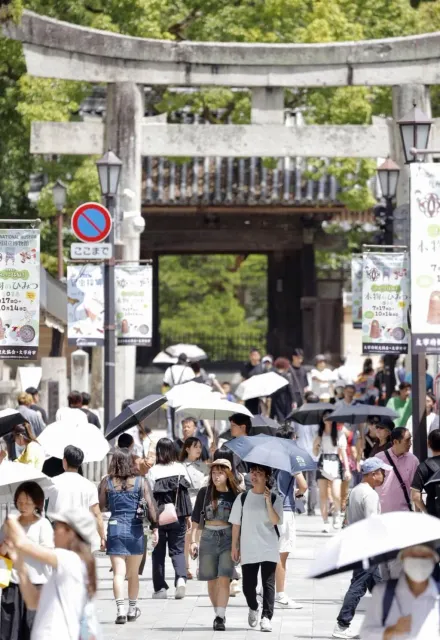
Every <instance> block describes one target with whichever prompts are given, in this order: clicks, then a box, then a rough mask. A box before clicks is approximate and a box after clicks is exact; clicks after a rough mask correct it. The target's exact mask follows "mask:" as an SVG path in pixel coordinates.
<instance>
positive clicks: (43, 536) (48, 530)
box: [0, 518, 54, 584]
mask: <svg viewBox="0 0 440 640" xmlns="http://www.w3.org/2000/svg"><path fill="white" fill-rule="evenodd" d="M23 529H24V530H25V532H26V535H27V537H28V539H29V540H31V542H34V543H35V544H38V545H42V546H43V547H47V548H48V549H53V547H54V544H53V529H52V525H51V524H50V522H49V520H47V518H39V519H38V520H37V522H33V523H32V524H30V525H28V526H23ZM3 540H4V533H3V528H2V531H1V533H0V542H3ZM25 564H26V569H27V572H28V576H29V580H30V581H31V582H32V584H45V583H46V582H47V579H48V578H49V576H50V574H51V571H52V569H51V568H50V567H49V566H48V565H46V564H43V563H42V562H39V560H34V559H33V558H26V563H25ZM11 582H13V583H15V584H18V583H19V582H20V581H19V579H18V572H17V570H16V569H12V574H11Z"/></svg>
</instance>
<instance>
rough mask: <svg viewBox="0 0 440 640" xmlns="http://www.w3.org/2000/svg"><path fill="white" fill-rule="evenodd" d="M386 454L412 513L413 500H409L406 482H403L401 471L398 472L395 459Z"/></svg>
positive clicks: (386, 452)
mask: <svg viewBox="0 0 440 640" xmlns="http://www.w3.org/2000/svg"><path fill="white" fill-rule="evenodd" d="M384 453H385V455H386V458H387V460H388V462H389V463H390V465H391V466H392V467H393V471H394V473H395V474H396V478H397V480H398V481H399V484H400V488H401V489H402V493H403V497H404V498H405V502H406V504H407V505H408V509H409V510H410V511H412V510H413V508H412V504H411V500H410V499H409V495H408V491H407V488H406V486H405V483H404V482H403V480H402V476H401V475H400V473H399V470H398V468H397V467H396V465H395V464H394V461H393V459H392V458H391V456H390V454H389V453H388V451H384Z"/></svg>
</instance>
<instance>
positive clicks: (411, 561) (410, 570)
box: [403, 558, 435, 582]
mask: <svg viewBox="0 0 440 640" xmlns="http://www.w3.org/2000/svg"><path fill="white" fill-rule="evenodd" d="M434 564H435V563H434V559H433V558H404V559H403V570H404V572H405V573H406V575H407V576H408V578H410V580H414V582H425V580H427V579H428V578H429V576H430V575H431V573H432V572H433V570H434Z"/></svg>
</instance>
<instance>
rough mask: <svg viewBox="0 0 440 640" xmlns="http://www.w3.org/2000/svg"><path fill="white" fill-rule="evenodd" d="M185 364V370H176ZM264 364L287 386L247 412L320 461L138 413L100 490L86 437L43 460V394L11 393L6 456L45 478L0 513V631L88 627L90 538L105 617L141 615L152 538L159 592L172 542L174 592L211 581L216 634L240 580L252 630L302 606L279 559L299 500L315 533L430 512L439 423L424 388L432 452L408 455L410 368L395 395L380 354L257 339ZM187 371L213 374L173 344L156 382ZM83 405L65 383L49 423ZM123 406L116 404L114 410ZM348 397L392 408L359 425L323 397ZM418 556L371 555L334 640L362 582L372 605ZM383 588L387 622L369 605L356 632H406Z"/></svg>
mask: <svg viewBox="0 0 440 640" xmlns="http://www.w3.org/2000/svg"><path fill="white" fill-rule="evenodd" d="M174 367H178V369H177V370H176V369H175V368H174ZM188 369H190V370H191V372H192V374H191V373H185V372H186V371H187V370H188ZM270 370H274V371H276V373H278V374H279V375H280V376H283V377H284V378H285V379H287V381H288V384H286V385H285V386H284V387H283V388H282V389H280V390H279V391H277V392H275V393H274V394H272V396H270V397H269V398H261V399H260V398H257V399H252V401H248V402H247V403H246V405H247V408H249V409H251V412H252V413H253V414H254V415H257V414H259V413H260V412H263V414H266V415H268V416H272V417H273V418H274V419H275V420H277V422H278V423H279V426H278V427H277V428H276V431H275V432H274V434H273V435H274V437H277V438H283V439H289V440H290V439H292V440H296V443H297V444H298V445H299V446H300V447H301V448H302V449H304V450H305V451H307V452H308V453H309V454H310V455H311V456H312V457H313V459H314V460H315V461H316V463H317V468H316V470H315V471H313V470H309V471H307V472H305V473H304V474H303V473H295V474H291V473H288V472H287V471H280V470H277V469H272V468H270V467H268V466H266V465H263V464H254V463H244V462H243V461H242V460H240V458H238V457H237V455H236V454H234V453H232V451H231V449H229V448H228V447H227V446H225V444H224V439H223V440H222V438H221V435H222V434H215V433H213V431H214V430H213V426H212V425H211V427H210V429H207V428H206V425H204V424H203V421H202V422H201V421H199V420H196V419H195V418H190V417H186V418H184V419H183V420H179V421H176V416H175V415H172V416H171V418H172V432H171V433H172V434H173V435H174V436H175V437H174V438H170V437H163V438H160V439H159V440H158V441H156V439H155V436H154V433H152V432H151V430H150V429H149V428H148V427H146V426H145V423H140V424H138V425H136V426H134V427H132V428H130V429H129V430H127V431H126V432H125V433H122V434H121V435H120V436H119V437H118V439H117V442H115V443H114V447H113V450H112V456H111V460H110V463H109V466H108V471H107V473H106V475H105V476H104V477H103V478H102V480H101V482H100V484H99V487H97V486H96V485H95V484H94V483H92V482H90V481H89V480H87V479H86V478H84V477H83V475H82V472H81V468H82V463H83V460H84V454H83V451H82V450H81V449H80V448H78V447H76V446H73V445H70V446H68V447H66V449H65V450H64V457H63V460H62V461H58V463H59V467H60V468H58V467H56V465H54V464H50V460H51V459H49V460H45V459H44V453H43V451H42V449H41V446H40V445H39V443H38V441H37V436H38V435H39V433H41V430H42V429H44V426H45V423H46V422H47V416H46V415H45V413H44V411H43V410H42V408H41V407H40V406H39V398H38V391H37V390H36V389H28V390H27V392H26V393H24V394H20V396H19V399H18V408H19V410H20V412H22V416H23V423H22V424H19V425H16V426H15V427H14V429H13V432H12V434H11V436H10V437H9V439H7V446H5V447H4V448H3V450H2V452H1V461H3V459H6V458H9V459H11V460H17V462H18V463H21V464H29V465H32V466H33V467H35V468H36V469H38V470H41V469H43V471H45V472H46V473H47V475H48V476H50V477H51V479H52V484H51V485H50V486H49V487H47V488H46V489H45V490H44V491H43V489H42V488H41V487H40V485H39V484H37V482H25V483H22V484H21V485H20V486H18V488H17V489H16V491H15V495H14V503H15V507H16V509H17V511H18V514H19V515H18V517H16V518H13V517H10V518H8V519H7V520H6V522H5V523H4V524H3V527H2V530H1V533H0V545H1V547H0V554H1V555H2V556H4V557H8V558H10V559H11V560H12V561H13V570H12V573H11V580H10V584H9V586H7V587H5V588H4V589H3V590H2V595H1V603H0V604H1V625H0V640H3V639H4V638H8V640H26V639H27V638H32V640H35V639H37V640H42V639H43V638H44V640H51V639H52V638H53V639H55V637H57V638H58V637H66V638H67V637H69V638H78V637H80V629H81V627H82V626H83V627H84V625H89V626H90V625H93V624H95V623H96V621H95V619H94V618H95V614H94V611H93V607H92V606H91V603H92V601H93V596H94V594H95V592H96V588H97V585H96V568H95V560H94V556H93V553H92V552H93V551H94V550H98V549H101V551H105V552H106V553H107V555H108V556H109V558H110V561H111V571H112V579H113V594H114V600H115V608H116V616H115V623H116V624H118V625H122V624H126V623H133V622H135V621H136V620H137V619H138V618H139V616H140V615H141V607H140V606H139V602H138V596H139V576H140V575H142V573H143V571H144V567H145V564H146V562H147V559H148V554H147V549H148V546H149V545H151V547H152V548H153V551H152V556H151V561H152V581H153V593H152V598H153V599H165V598H168V594H169V591H170V585H169V584H168V583H167V581H166V579H165V558H166V554H167V551H168V555H169V557H170V558H171V561H172V565H173V569H174V589H173V590H172V591H171V593H172V594H173V595H174V598H176V599H178V600H179V599H182V598H184V597H185V595H186V584H187V581H188V580H191V579H195V578H197V579H198V580H200V581H203V582H206V583H207V590H208V595H209V599H210V602H211V605H212V608H213V629H214V630H215V631H225V629H226V610H227V606H228V602H229V598H230V597H235V596H236V595H238V594H239V593H240V591H242V592H243V595H244V597H245V599H246V602H247V606H248V625H249V627H250V628H251V629H254V628H256V627H257V626H258V625H259V627H260V629H261V631H262V632H270V631H271V630H272V625H271V620H272V617H273V615H274V610H275V609H276V608H280V609H300V608H301V607H302V605H301V604H300V603H298V602H297V601H295V600H294V599H292V598H291V597H289V595H288V594H287V593H286V590H285V589H286V573H287V560H288V557H289V555H290V554H292V553H293V552H294V550H295V538H296V518H297V516H298V513H299V512H300V511H302V510H303V508H302V507H303V505H304V508H305V511H306V514H308V515H309V516H312V515H316V510H317V508H318V506H319V509H320V515H321V518H322V521H323V526H322V531H323V532H324V533H329V532H330V530H331V524H332V527H333V529H334V530H338V529H340V528H341V527H344V526H349V525H351V524H353V523H355V522H358V521H359V520H362V519H364V518H368V517H369V516H371V515H372V514H377V513H381V512H382V513H388V512H394V511H411V510H413V509H416V510H419V511H422V512H426V513H428V514H430V515H434V516H436V517H440V506H439V504H440V500H439V495H437V492H438V489H437V487H440V483H438V484H436V483H432V482H430V480H431V479H432V477H433V476H434V474H435V473H436V472H437V471H439V470H440V429H439V424H438V417H437V415H436V413H435V410H434V409H435V398H434V396H433V395H432V386H433V385H432V384H431V386H430V389H429V391H428V390H427V396H426V409H427V414H428V427H429V436H428V445H429V453H430V457H429V458H428V460H426V461H421V462H420V463H419V460H418V459H417V458H416V456H415V455H414V454H413V453H412V452H411V447H412V432H411V420H410V414H411V395H410V392H411V382H410V381H409V380H407V379H406V377H407V376H406V375H405V376H404V379H403V380H402V381H400V376H399V375H398V371H397V370H396V385H398V387H397V388H396V392H395V393H394V394H393V396H392V397H391V398H384V388H383V385H384V382H383V375H382V374H383V363H381V365H380V367H379V369H378V370H376V371H375V370H374V369H373V368H372V363H371V361H370V360H369V359H366V361H365V364H364V367H363V370H362V372H361V373H360V374H359V376H358V377H357V378H356V379H355V380H353V379H352V378H351V377H350V374H349V370H348V368H347V367H346V364H345V363H344V362H343V360H342V359H341V362H340V366H339V367H338V368H336V369H331V368H330V367H329V366H328V364H327V361H326V359H325V358H324V356H321V355H319V356H317V358H316V362H315V367H313V368H312V369H311V370H310V371H308V370H306V369H305V367H304V365H303V353H302V350H301V349H295V350H294V353H293V354H292V358H291V360H290V361H289V360H288V359H287V358H276V359H275V360H274V359H273V358H271V357H270V356H265V357H263V358H262V357H261V355H260V353H259V352H258V351H257V350H255V349H253V350H252V351H251V353H250V355H249V362H248V363H246V365H245V366H244V368H243V371H242V377H243V378H244V379H247V378H249V377H252V376H254V375H259V374H261V373H265V372H267V371H270ZM195 373H198V374H199V375H200V377H201V379H200V380H199V382H201V384H212V378H209V376H208V377H205V376H204V375H203V374H202V373H201V370H200V367H199V368H198V369H197V367H196V371H194V368H193V367H189V364H188V361H187V359H186V357H185V356H184V354H182V355H181V356H180V357H179V361H178V363H177V364H176V365H173V366H172V367H170V368H169V369H168V370H167V372H166V373H165V377H164V385H166V387H167V388H172V387H173V386H175V385H176V384H181V383H182V382H188V381H189V380H194V377H195ZM208 378H209V380H208ZM428 382H429V381H428V379H427V384H428ZM217 384H218V383H217ZM221 388H222V393H223V395H224V396H225V397H228V395H229V398H228V399H230V400H232V399H233V400H236V399H235V398H234V397H233V396H232V391H231V386H230V384H229V383H227V382H226V383H224V384H223V385H222V386H221ZM231 396H232V397H231ZM89 402H90V397H89V396H88V394H79V393H77V392H72V393H71V394H70V395H69V402H68V404H69V406H68V407H66V408H65V409H61V410H60V411H59V413H58V415H57V419H59V420H60V421H63V420H69V422H70V423H71V422H72V421H73V422H74V423H75V424H81V423H90V424H91V425H94V426H96V427H98V428H100V424H99V422H98V417H97V416H96V414H94V413H93V412H92V411H91V410H90V409H89V408H88V407H89ZM132 402H133V401H132V400H127V401H125V402H124V404H123V406H122V410H123V409H124V408H125V407H126V406H128V405H130V404H131V403H132ZM324 402H325V403H328V404H326V405H323V403H324ZM305 403H307V405H308V406H310V407H312V409H313V406H314V405H316V406H318V405H319V406H325V407H326V408H325V410H323V411H322V412H321V414H320V418H319V419H318V420H317V421H316V423H315V424H300V423H299V422H296V421H295V420H294V417H295V414H294V413H293V415H292V416H291V415H290V414H292V411H294V410H295V408H297V407H299V406H301V405H304V404H305ZM357 404H369V405H375V406H383V405H384V404H387V405H388V406H389V407H390V408H392V409H393V410H394V411H395V413H396V415H397V418H396V419H395V420H394V421H393V420H391V419H390V418H389V417H387V416H381V415H376V416H375V415H372V416H371V417H370V418H369V419H368V420H367V421H366V422H365V423H363V424H350V423H338V422H336V421H334V420H332V419H331V418H329V416H330V414H331V413H332V411H333V409H338V408H340V409H346V408H347V407H351V406H355V405H357ZM73 412H75V413H73ZM289 416H290V417H289ZM431 416H432V418H431ZM226 426H227V428H228V429H229V430H230V436H228V437H230V438H232V439H233V438H238V437H240V436H244V435H251V434H252V433H253V425H252V420H251V418H250V417H249V416H248V415H246V414H245V413H235V414H233V415H231V416H230V418H229V420H228V424H227V425H226ZM39 429H40V431H39ZM168 435H170V434H168ZM48 463H49V464H48ZM425 494H426V495H427V499H426V502H425V499H424V495H425ZM50 523H52V525H53V526H51V524H50ZM105 523H107V526H105ZM426 549H428V550H426ZM196 560H197V563H196V562H195V561H196ZM422 560H423V562H422ZM417 563H418V564H419V565H420V566H421V565H422V564H424V565H426V566H427V565H428V564H429V566H431V564H432V569H434V565H437V564H438V557H437V556H436V555H435V551H433V550H432V549H430V548H428V547H426V548H421V549H418V550H417V549H416V551H411V550H409V551H407V552H405V553H404V554H402V556H401V557H400V558H399V560H398V561H394V562H388V563H386V564H384V565H381V567H380V571H379V570H378V567H377V566H375V567H371V568H365V569H357V570H356V571H355V572H354V574H353V578H352V581H351V583H350V586H349V589H348V591H347V594H346V595H345V598H344V602H343V605H342V608H341V611H340V613H339V615H338V618H337V621H336V626H335V628H334V630H333V637H335V638H353V637H357V635H356V634H355V633H354V632H353V631H352V630H351V622H352V620H353V617H354V614H355V611H356V608H357V606H358V604H359V601H360V599H361V598H362V596H363V595H365V593H366V591H367V590H368V589H369V590H371V589H373V587H374V586H375V585H378V587H379V588H380V589H382V591H380V589H376V590H375V592H374V593H375V595H374V597H373V601H374V603H376V607H377V606H378V605H377V603H378V602H379V601H380V598H382V597H383V589H387V587H386V586H385V587H384V586H383V584H382V583H383V582H384V581H386V580H389V579H391V580H396V579H400V577H401V575H402V571H404V572H407V573H406V575H409V576H410V578H409V579H410V580H413V583H414V584H416V583H417V576H416V573H417V571H416V569H415V568H414V567H415V566H416V565H417ZM125 582H127V596H128V599H127V598H126V595H125V594H126V587H125ZM425 582H426V578H425V577H424V583H425ZM259 584H260V586H259ZM428 586H429V585H427V586H426V588H428ZM171 588H172V587H171ZM410 588H411V584H410ZM414 588H416V587H414ZM399 589H400V587H399V586H397V590H398V591H397V592H399ZM387 593H388V591H387ZM393 593H394V592H393ZM377 594H379V595H377ZM387 597H389V596H387ZM393 597H394V596H393ZM393 597H391V604H390V612H391V613H390V616H391V617H390V619H391V618H392V619H393V620H394V619H395V620H394V622H393V623H392V624H391V623H390V624H389V625H388V627H386V626H385V627H383V629H384V630H385V631H386V629H387V628H389V629H391V631H390V632H389V633H387V634H385V635H383V634H382V635H374V634H375V633H376V632H378V631H377V630H378V628H379V626H380V625H382V623H383V621H382V620H381V619H380V620H379V618H380V615H379V617H378V615H377V614H375V615H373V614H372V615H371V616H367V617H366V620H365V623H364V633H365V636H364V635H362V637H365V638H376V637H377V638H379V637H386V638H394V637H398V635H399V633H401V632H402V633H403V632H406V631H405V630H406V629H407V628H408V624H409V623H408V621H407V620H403V618H404V616H403V614H401V615H400V616H399V615H398V611H397V613H396V611H395V607H394V605H393V602H394V601H393ZM378 599H379V600H378ZM393 607H394V608H393ZM393 616H394V618H393ZM385 622H386V620H385ZM384 624H385V623H384ZM402 630H403V631H402ZM63 634H64V635H63ZM409 637H413V636H409ZM414 637H415V636H414ZM420 637H422V636H420Z"/></svg>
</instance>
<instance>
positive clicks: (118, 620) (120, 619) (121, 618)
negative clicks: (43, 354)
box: [115, 614, 127, 624]
mask: <svg viewBox="0 0 440 640" xmlns="http://www.w3.org/2000/svg"><path fill="white" fill-rule="evenodd" d="M126 622H127V616H126V615H125V614H124V615H120V616H119V615H118V616H117V617H116V620H115V624H125V623H126Z"/></svg>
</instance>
